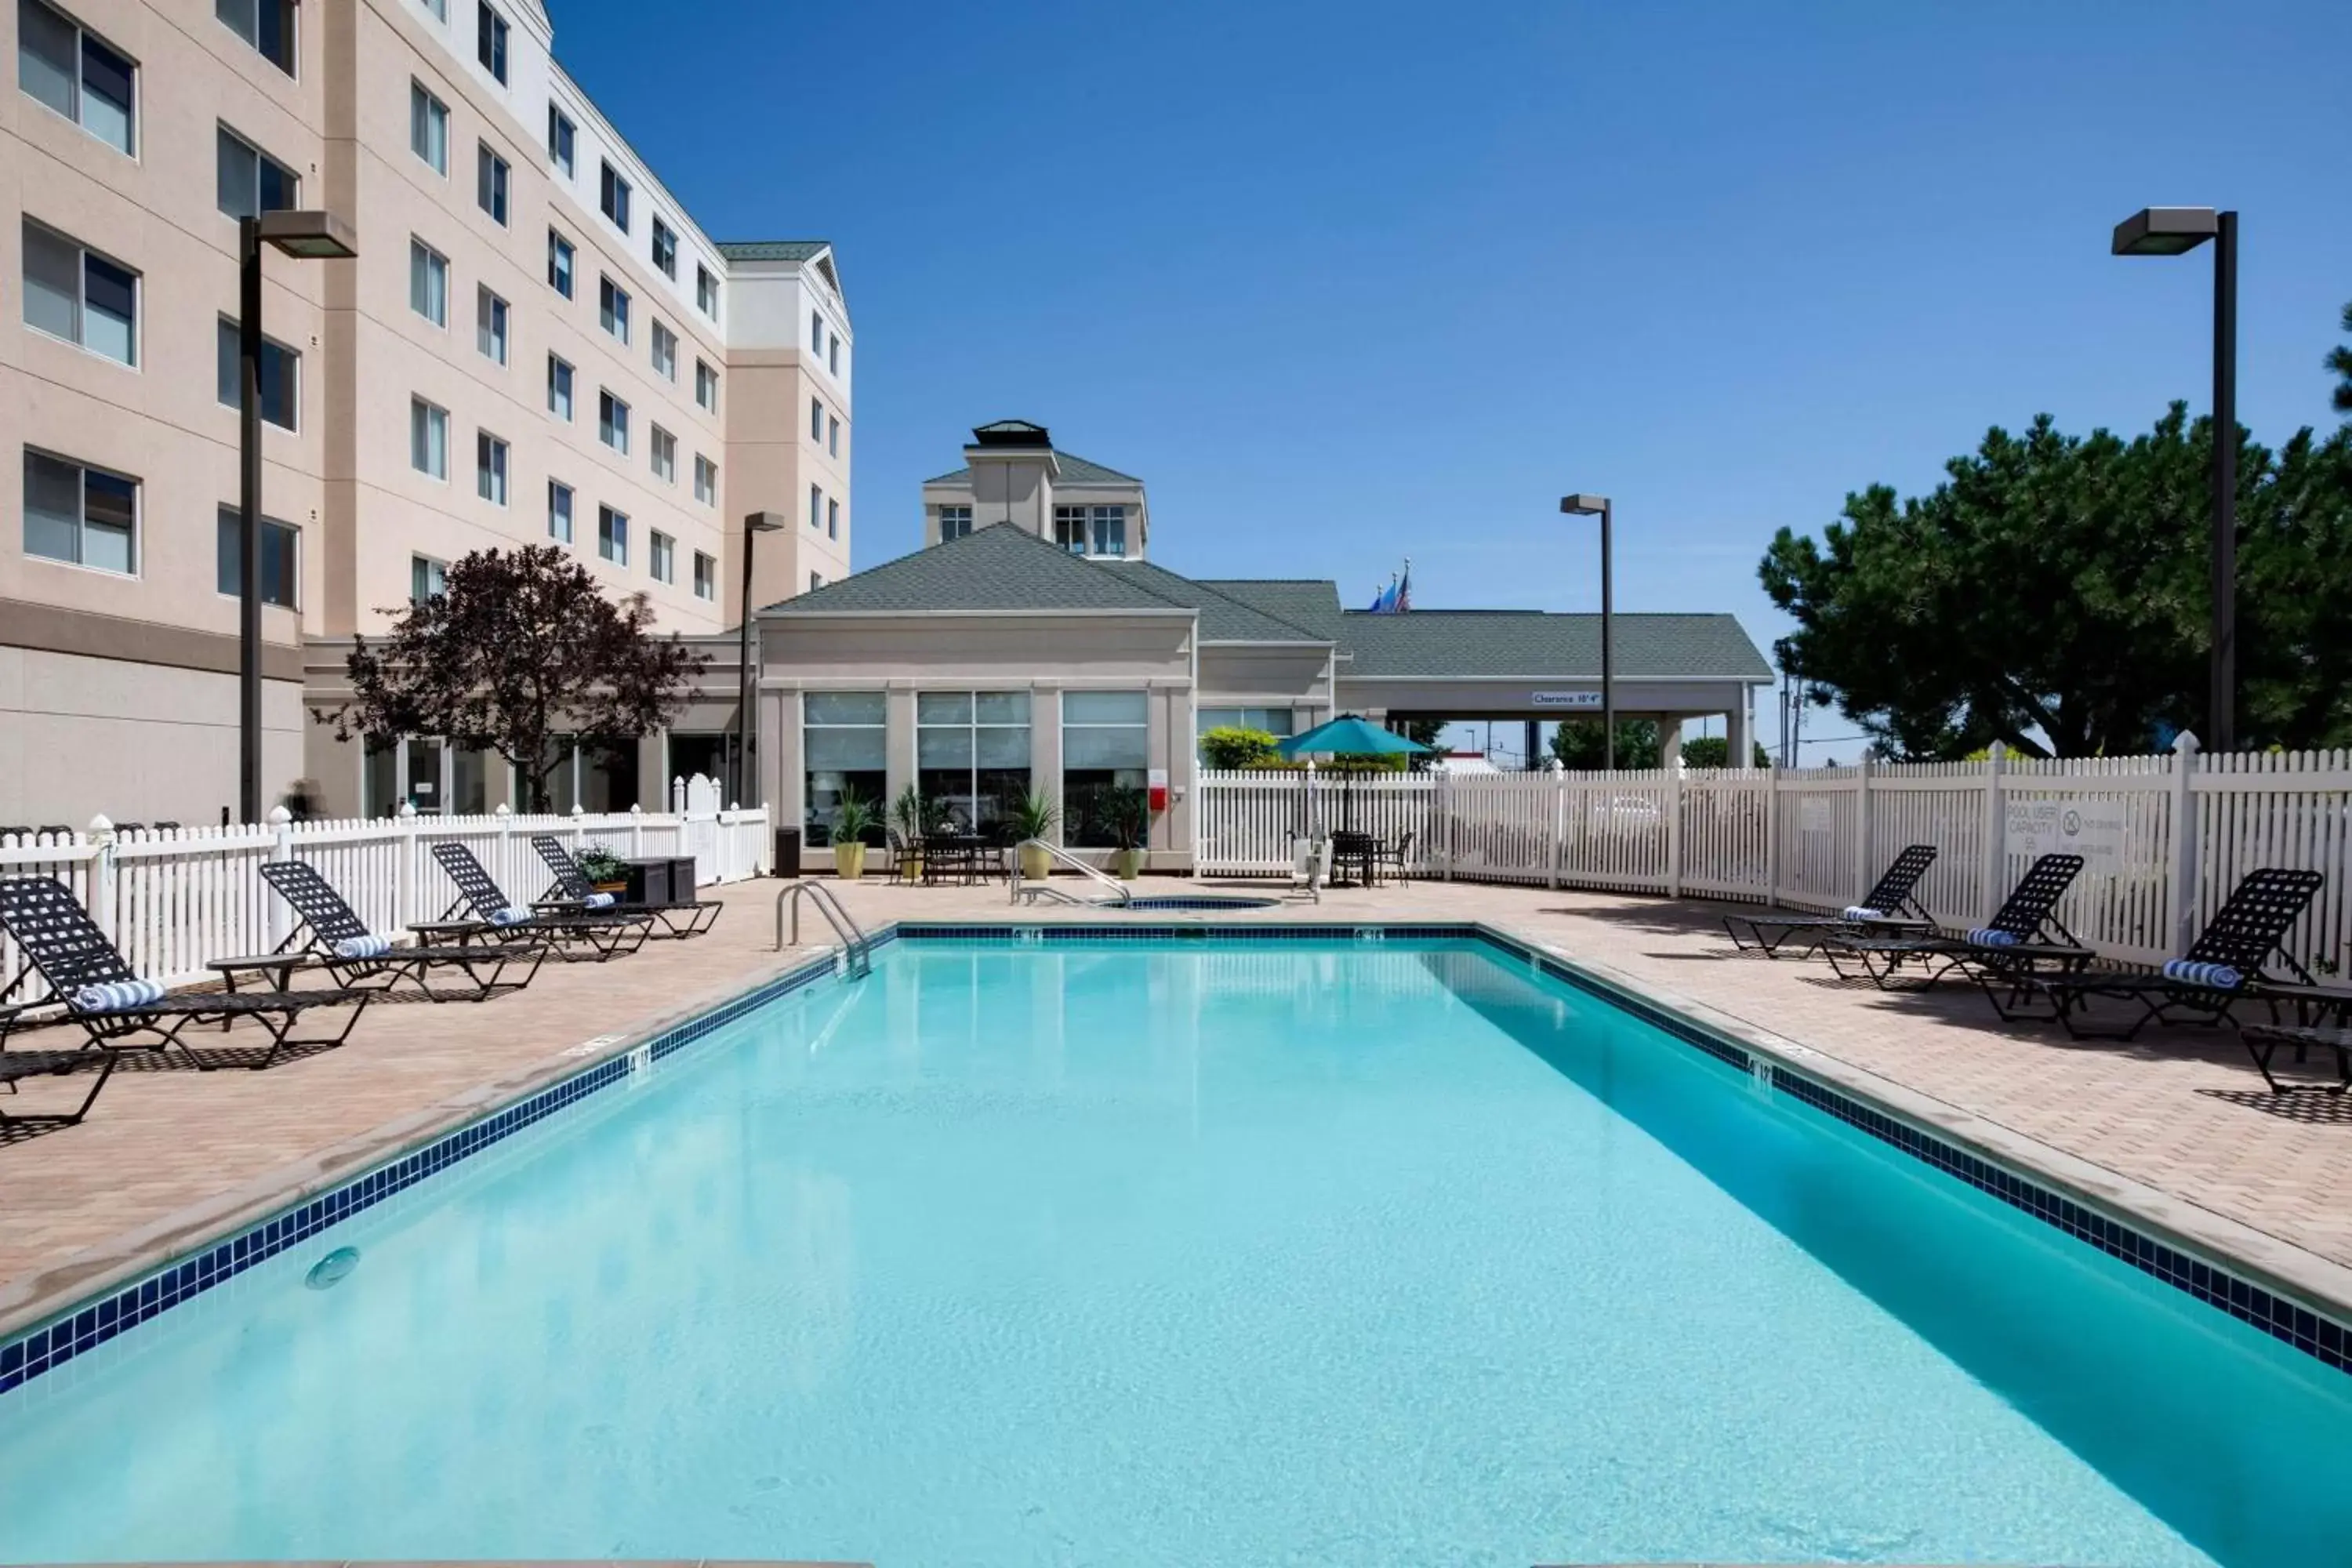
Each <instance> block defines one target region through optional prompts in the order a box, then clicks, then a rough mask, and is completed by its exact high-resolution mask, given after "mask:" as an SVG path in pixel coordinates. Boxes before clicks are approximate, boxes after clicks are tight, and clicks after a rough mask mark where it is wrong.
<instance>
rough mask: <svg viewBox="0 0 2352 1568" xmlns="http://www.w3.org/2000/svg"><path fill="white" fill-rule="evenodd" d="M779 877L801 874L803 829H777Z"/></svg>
mask: <svg viewBox="0 0 2352 1568" xmlns="http://www.w3.org/2000/svg"><path fill="white" fill-rule="evenodd" d="M774 874H775V875H777V876H779V877H797V876H799V875H800V874H801V830H800V829H799V828H797V827H779V828H777V829H776V868H775V873H774Z"/></svg>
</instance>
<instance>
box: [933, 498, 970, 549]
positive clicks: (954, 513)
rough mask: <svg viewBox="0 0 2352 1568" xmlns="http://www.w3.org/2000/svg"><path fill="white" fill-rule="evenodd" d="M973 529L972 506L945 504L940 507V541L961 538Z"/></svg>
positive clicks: (942, 542) (944, 541)
mask: <svg viewBox="0 0 2352 1568" xmlns="http://www.w3.org/2000/svg"><path fill="white" fill-rule="evenodd" d="M970 532H971V508H970V507H968V506H943V507H941V508H940V543H941V544H945V543H946V542H948V541H949V540H950V539H961V538H963V537H964V536H965V535H967V534H969V533H970Z"/></svg>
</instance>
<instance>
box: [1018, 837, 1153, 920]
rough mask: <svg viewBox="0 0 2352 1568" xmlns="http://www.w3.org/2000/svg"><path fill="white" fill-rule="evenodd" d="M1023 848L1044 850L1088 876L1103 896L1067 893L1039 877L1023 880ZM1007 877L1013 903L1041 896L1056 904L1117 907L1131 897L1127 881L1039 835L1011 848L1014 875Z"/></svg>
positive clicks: (1033, 901) (1084, 906)
mask: <svg viewBox="0 0 2352 1568" xmlns="http://www.w3.org/2000/svg"><path fill="white" fill-rule="evenodd" d="M1023 849H1043V850H1044V851H1045V853H1046V855H1047V856H1048V857H1049V858H1052V859H1053V860H1054V861H1055V862H1056V863H1058V864H1060V865H1064V866H1067V867H1068V868H1070V869H1072V870H1073V871H1076V872H1077V873H1078V874H1079V875H1080V876H1083V877H1086V878H1088V879H1091V880H1092V881H1093V882H1094V883H1095V884H1096V885H1097V886H1098V887H1100V888H1101V889H1103V890H1104V891H1103V896H1101V897H1099V898H1092V899H1082V898H1079V897H1078V896H1077V895H1076V894H1075V893H1066V892H1064V891H1062V889H1059V888H1056V887H1055V886H1053V885H1052V884H1051V883H1050V882H1046V881H1044V880H1042V879H1041V880H1038V881H1034V882H1024V881H1023V880H1022V879H1021V850H1023ZM1009 880H1010V882H1011V884H1012V889H1013V902H1014V903H1016V904H1017V903H1021V902H1024V900H1025V901H1026V902H1029V903H1033V904H1034V903H1035V902H1036V901H1037V900H1040V899H1049V900H1052V901H1054V902H1055V903H1057V904H1073V905H1076V907H1077V908H1079V909H1101V908H1103V907H1105V906H1107V905H1111V906H1116V905H1122V904H1125V903H1126V902H1127V900H1129V898H1130V897H1132V895H1131V894H1130V893H1129V891H1128V889H1127V884H1126V883H1124V882H1122V881H1120V880H1119V879H1118V878H1116V877H1111V876H1106V875H1105V874H1104V873H1103V872H1102V871H1101V870H1100V869H1098V868H1096V867H1093V866H1089V865H1087V863H1086V862H1085V861H1084V860H1081V859H1079V858H1077V857H1076V855H1073V854H1071V853H1070V852H1069V851H1068V850H1066V849H1065V848H1063V847H1061V846H1060V845H1058V844H1048V843H1046V842H1045V840H1044V839H1042V838H1024V839H1023V840H1022V841H1021V844H1020V846H1019V847H1018V848H1015V849H1014V850H1013V875H1012V877H1011V878H1010V879H1009Z"/></svg>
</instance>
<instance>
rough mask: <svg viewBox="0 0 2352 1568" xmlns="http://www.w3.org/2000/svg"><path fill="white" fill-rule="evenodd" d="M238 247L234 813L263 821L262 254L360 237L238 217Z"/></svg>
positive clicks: (319, 220) (341, 225)
mask: <svg viewBox="0 0 2352 1568" xmlns="http://www.w3.org/2000/svg"><path fill="white" fill-rule="evenodd" d="M236 241H237V268H238V276H237V310H236V339H237V362H238V372H237V374H238V377H239V383H240V384H239V388H238V393H237V405H236V406H237V529H238V534H237V563H238V564H237V765H236V786H237V787H236V797H237V809H238V810H239V811H240V812H241V813H242V814H243V816H242V820H244V821H246V822H247V823H254V822H259V821H260V820H261V342H262V339H261V247H263V246H264V245H274V246H276V247H278V249H280V250H282V251H284V252H285V253H286V254H287V255H289V256H301V257H309V258H313V259H317V260H335V259H339V258H349V257H353V256H357V255H358V254H359V253H360V252H359V236H358V233H357V231H356V230H354V229H353V228H352V226H351V225H350V224H348V223H346V222H344V221H343V220H342V218H341V217H340V216H337V215H336V214H334V213H331V212H289V211H278V212H267V213H263V214H262V215H261V216H258V217H247V218H239V219H238V220H237V226H236Z"/></svg>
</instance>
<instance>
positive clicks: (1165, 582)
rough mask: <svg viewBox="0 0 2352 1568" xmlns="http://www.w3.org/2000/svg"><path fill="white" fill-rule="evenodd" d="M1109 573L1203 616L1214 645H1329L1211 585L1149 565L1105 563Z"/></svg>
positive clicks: (1203, 633)
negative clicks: (1113, 573)
mask: <svg viewBox="0 0 2352 1568" xmlns="http://www.w3.org/2000/svg"><path fill="white" fill-rule="evenodd" d="M1102 570H1103V571H1105V572H1116V573H1118V574H1120V575H1121V576H1128V577H1133V578H1135V579H1137V580H1138V581H1139V582H1141V583H1143V584H1145V585H1146V586H1148V587H1150V589H1151V590H1152V591H1153V592H1154V593H1157V594H1158V595H1160V596H1161V597H1162V598H1164V599H1167V600H1169V601H1171V603H1174V604H1179V605H1189V606H1191V607H1192V608H1193V609H1195V610H1198V611H1200V612H1201V640H1202V642H1204V643H1212V642H1328V641H1330V640H1331V639H1330V638H1329V637H1322V636H1318V634H1317V633H1315V632H1313V631H1311V630H1309V629H1307V627H1304V626H1295V625H1293V624H1292V623H1290V622H1288V621H1286V620H1283V619H1282V618H1280V617H1279V616H1270V615H1268V614H1266V613H1265V611H1264V610H1261V609H1258V608H1257V607H1255V605H1249V604H1246V603H1244V601H1242V600H1240V599H1236V598H1234V597H1232V596H1230V595H1226V594H1223V593H1221V592H1219V591H1218V590H1217V589H1216V588H1215V587H1213V585H1211V584H1207V583H1201V582H1196V581H1194V580H1193V579H1192V578H1190V577H1180V576H1178V575H1177V574H1175V573H1173V572H1171V571H1169V570H1168V568H1166V567H1165V566H1155V565H1153V564H1152V563H1150V562H1149V561H1126V562H1118V561H1113V562H1105V563H1102Z"/></svg>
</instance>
